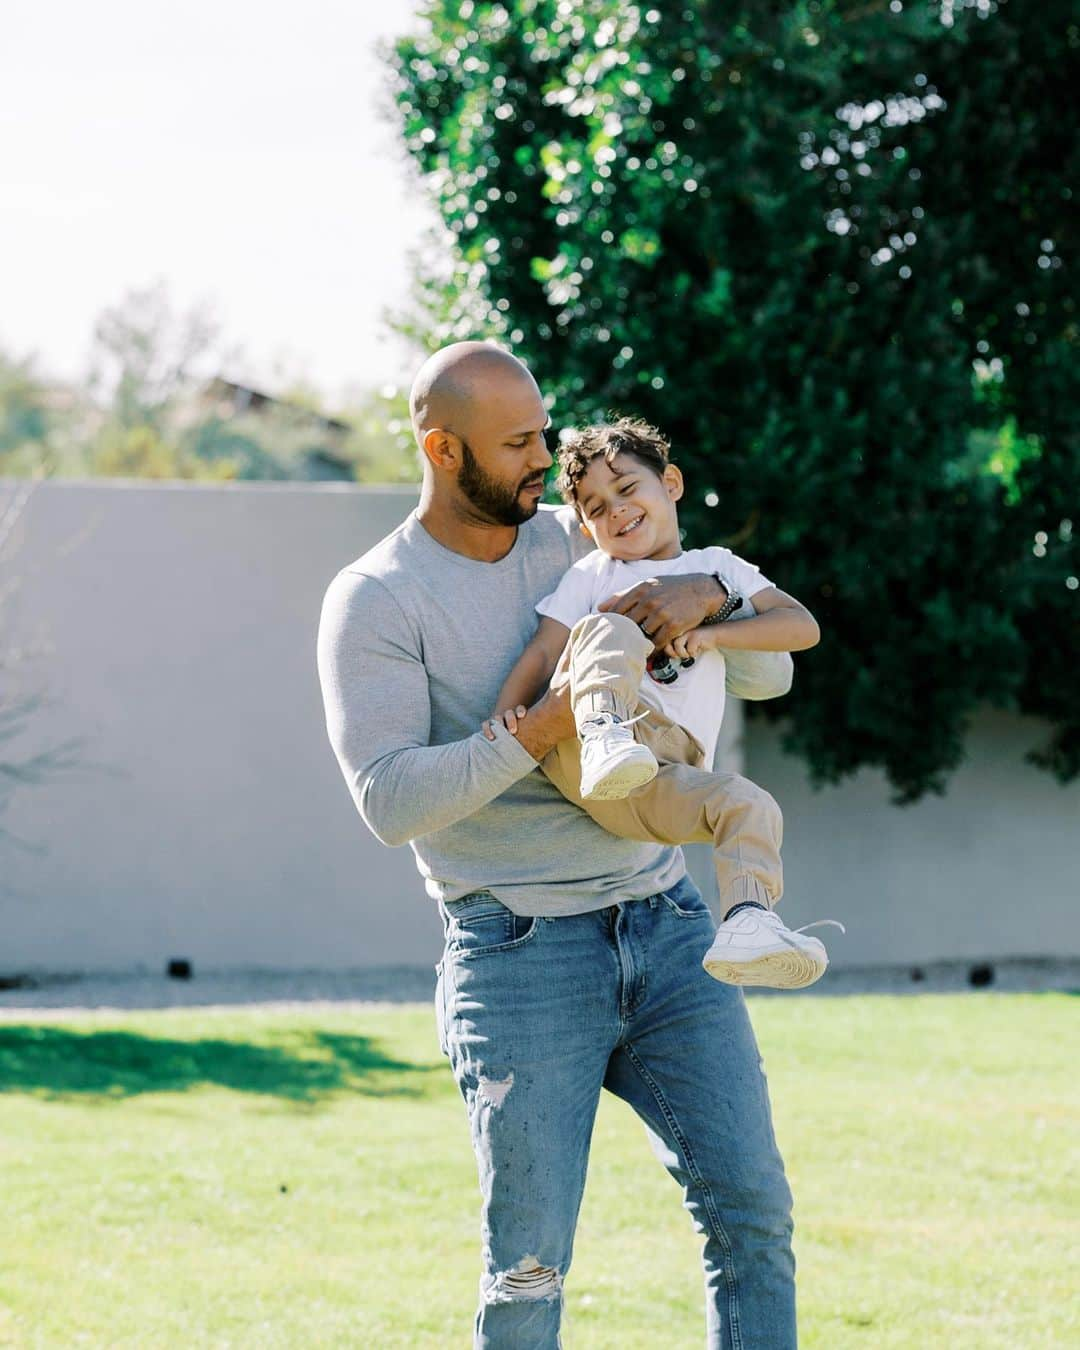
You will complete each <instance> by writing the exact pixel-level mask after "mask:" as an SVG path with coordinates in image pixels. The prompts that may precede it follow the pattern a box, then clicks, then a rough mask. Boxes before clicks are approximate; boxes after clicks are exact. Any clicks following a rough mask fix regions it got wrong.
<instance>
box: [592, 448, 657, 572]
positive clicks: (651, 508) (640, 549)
mask: <svg viewBox="0 0 1080 1350" xmlns="http://www.w3.org/2000/svg"><path fill="white" fill-rule="evenodd" d="M682 494H683V480H682V474H681V473H680V472H679V470H678V469H677V468H676V467H675V465H674V464H668V465H667V466H666V468H665V469H664V476H663V478H661V477H659V476H658V475H657V474H656V472H655V471H654V470H653V469H652V468H651V467H650V466H649V465H647V464H643V463H642V462H641V461H640V460H638V459H635V458H634V456H633V455H627V454H621V455H616V456H615V458H614V459H613V460H612V461H611V463H610V464H609V463H608V461H607V460H606V459H604V457H603V456H602V455H598V456H597V458H596V459H594V460H593V461H592V463H591V464H590V465H589V467H588V469H586V471H585V473H584V474H583V475H582V476H581V478H580V480H579V481H578V485H577V505H578V511H579V513H580V516H581V521H582V529H584V530H585V531H586V533H587V534H589V535H591V536H592V538H593V540H594V542H595V543H596V546H597V548H598V549H600V550H601V551H602V552H603V553H606V554H607V555H608V557H609V558H619V559H621V560H622V561H623V562H633V561H636V560H637V559H640V558H677V557H678V556H679V554H680V553H681V552H682V545H681V543H680V542H679V516H678V512H677V510H676V508H675V503H676V502H677V501H678V500H679V498H680V497H681V496H682Z"/></svg>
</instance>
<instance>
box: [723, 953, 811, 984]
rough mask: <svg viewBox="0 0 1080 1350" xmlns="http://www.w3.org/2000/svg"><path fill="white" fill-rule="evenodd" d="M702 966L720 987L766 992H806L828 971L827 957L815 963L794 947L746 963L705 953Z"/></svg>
mask: <svg viewBox="0 0 1080 1350" xmlns="http://www.w3.org/2000/svg"><path fill="white" fill-rule="evenodd" d="M701 964H702V965H703V966H704V968H705V969H706V971H708V973H709V974H710V975H711V976H712V977H713V979H714V980H719V981H720V982H721V984H749V985H755V986H758V987H762V988H767V989H805V988H806V987H807V986H808V985H811V984H814V983H815V982H816V981H817V980H820V979H821V977H822V975H824V974H825V972H826V970H827V969H828V968H829V961H828V958H827V957H826V958H825V959H824V960H815V959H814V958H813V957H812V956H808V955H807V954H806V953H805V952H801V951H798V950H797V949H796V948H785V949H784V950H783V951H779V952H766V953H765V954H764V955H763V956H755V957H754V958H753V959H752V960H749V961H735V960H732V959H731V957H720V956H713V955H712V954H711V953H709V952H706V954H705V959H704V960H703V961H702V963H701Z"/></svg>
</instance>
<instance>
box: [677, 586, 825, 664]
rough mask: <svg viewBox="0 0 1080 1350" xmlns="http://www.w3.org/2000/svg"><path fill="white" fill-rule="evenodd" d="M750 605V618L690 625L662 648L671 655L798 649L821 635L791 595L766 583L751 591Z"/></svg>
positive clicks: (803, 648)
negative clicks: (696, 626)
mask: <svg viewBox="0 0 1080 1350" xmlns="http://www.w3.org/2000/svg"><path fill="white" fill-rule="evenodd" d="M751 604H752V605H753V608H754V611H755V613H754V614H753V616H752V617H749V618H746V619H740V620H738V621H737V622H735V621H731V620H729V621H728V622H727V623H718V624H710V625H708V626H703V627H700V628H692V629H691V630H690V632H688V633H683V634H682V635H681V636H680V637H677V638H675V639H674V640H673V641H671V642H669V643H668V644H667V645H666V647H665V650H666V651H667V652H668V653H669V654H670V655H672V656H681V657H687V656H689V657H693V656H696V655H697V654H698V653H699V652H706V651H716V650H723V651H725V652H727V651H754V652H801V651H805V650H806V649H807V648H808V647H815V646H817V644H818V642H819V640H820V638H821V630H820V629H819V628H818V625H817V620H816V619H815V618H814V616H813V615H812V614H811V613H810V611H809V610H808V609H807V608H806V606H805V605H802V604H800V603H799V601H798V600H796V599H795V597H794V596H792V595H788V594H787V593H786V592H784V591H781V590H778V589H777V588H776V587H775V586H766V587H765V588H764V589H763V590H760V591H755V593H754V596H753V599H752V601H751Z"/></svg>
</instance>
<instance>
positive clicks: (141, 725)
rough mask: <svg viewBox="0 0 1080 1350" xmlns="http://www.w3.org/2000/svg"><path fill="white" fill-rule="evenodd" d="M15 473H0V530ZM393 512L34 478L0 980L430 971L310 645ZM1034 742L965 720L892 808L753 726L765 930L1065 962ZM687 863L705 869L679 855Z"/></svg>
mask: <svg viewBox="0 0 1080 1350" xmlns="http://www.w3.org/2000/svg"><path fill="white" fill-rule="evenodd" d="M24 487H25V485H19V484H13V483H10V482H9V483H6V484H0V521H2V520H3V512H4V504H5V501H6V502H7V504H8V505H9V506H10V505H11V503H12V501H13V500H15V499H16V497H17V495H18V494H19V493H20V492H22V491H23V489H24ZM414 501H415V493H414V492H413V491H412V490H410V489H395V488H388V489H360V488H353V487H348V486H340V485H293V484H289V485H276V484H260V485H229V486H219V485H188V484H162V485H158V484H150V483H117V482H101V481H98V482H92V483H65V482H54V483H44V484H41V485H38V486H37V487H36V488H35V489H34V490H33V492H32V493H31V494H30V496H29V498H28V500H27V501H26V502H25V504H24V506H23V508H22V510H21V514H20V515H19V519H18V521H17V523H16V524H15V527H14V529H13V530H12V531H11V533H10V535H9V536H8V537H7V540H6V544H5V543H3V534H4V527H3V525H2V524H0V567H2V569H3V578H4V585H3V589H2V590H0V624H2V628H3V634H4V637H3V648H4V650H5V652H6V653H8V654H9V655H10V653H11V652H12V651H15V650H17V649H19V648H23V649H24V650H25V653H26V655H25V659H23V660H22V661H20V662H19V663H17V665H16V666H15V674H16V676H17V679H18V683H19V684H20V685H21V686H22V688H23V689H24V690H34V691H37V692H40V693H42V694H44V695H45V696H46V697H47V699H48V700H49V702H48V704H47V705H46V706H44V707H42V708H39V709H38V710H37V712H36V713H35V714H34V716H33V718H32V720H31V721H30V723H29V724H28V730H27V733H26V734H25V735H24V736H23V737H22V739H21V740H20V741H19V742H18V743H17V745H16V747H15V748H16V749H21V750H22V751H24V752H26V753H30V752H32V751H34V750H36V749H41V748H45V747H47V746H49V745H56V744H58V743H60V742H62V741H64V740H65V739H66V738H68V737H78V738H81V742H82V744H81V747H80V750H79V756H78V758H79V761H80V764H81V767H80V768H79V770H78V771H76V772H74V773H69V774H65V775H62V776H59V777H55V778H53V779H52V780H50V781H49V782H47V783H46V784H45V785H43V786H40V787H33V788H27V789H26V790H24V791H21V792H20V793H18V794H17V795H16V797H15V798H14V799H13V801H12V803H11V804H10V806H9V809H8V810H7V811H6V813H5V815H4V817H3V820H2V821H0V824H2V825H3V826H4V827H5V828H6V829H7V830H8V831H9V832H10V833H11V834H12V835H14V836H16V837H17V838H19V839H21V840H22V841H24V843H25V844H26V845H28V846H29V847H28V848H27V847H18V846H15V845H14V844H13V843H11V842H10V841H8V840H5V839H3V838H0V973H3V972H4V971H12V970H23V969H30V968H47V969H52V970H71V969H82V970H107V969H111V970H119V969H125V968H129V967H132V966H136V965H144V966H148V967H150V968H152V969H157V968H159V967H160V966H161V964H162V963H163V962H164V960H165V959H166V958H168V957H169V956H186V957H189V958H191V959H193V960H194V961H195V962H196V963H197V965H199V966H202V967H204V968H205V967H210V966H216V967H222V966H234V967H235V966H241V967H252V966H259V967H271V968H283V969H301V968H326V969H344V968H349V967H357V966H369V965H382V964H391V963H407V964H421V963H425V962H429V961H434V960H435V958H436V955H437V951H438V946H439V937H440V928H439V924H438V920H437V916H436V914H435V911H434V906H433V905H432V904H431V902H430V901H428V900H427V899H426V897H425V896H424V894H423V891H422V887H421V885H420V881H419V877H418V876H417V874H416V871H415V868H414V866H413V861H412V854H411V852H410V851H409V850H408V849H394V850H391V849H386V848H383V847H382V846H381V845H379V844H378V843H376V841H375V840H374V839H373V838H371V837H370V836H369V835H368V833H367V832H366V830H365V829H364V827H363V825H362V823H361V822H360V820H359V817H358V816H357V815H356V813H355V810H354V808H353V806H352V803H351V800H350V799H349V796H348V794H347V792H346V790H345V787H344V784H343V783H342V781H341V778H340V775H339V772H338V768H337V765H336V763H335V762H334V759H333V756H332V755H331V752H330V749H329V745H328V743H327V741H326V734H325V729H324V725H323V718H322V707H321V701H320V697H319V689H318V681H317V678H316V672H315V658H314V642H315V631H316V626H317V622H318V612H319V604H320V601H321V598H322V594H323V590H324V589H325V586H326V584H327V582H328V581H329V579H330V578H331V577H332V576H333V575H334V573H335V572H336V571H337V570H338V568H339V567H341V566H343V565H344V564H345V563H347V562H349V561H350V560H351V559H353V558H355V557H356V556H357V555H358V554H360V553H362V552H363V551H364V550H365V549H366V548H368V547H369V546H370V545H371V544H373V543H374V542H376V540H378V539H379V538H381V537H382V536H383V535H384V534H385V533H387V532H388V531H389V530H390V529H392V528H393V527H394V526H395V525H396V524H397V523H398V522H399V521H400V520H401V519H403V518H404V516H405V515H406V513H407V512H408V511H409V510H410V509H411V507H412V505H413V503H414ZM9 522H10V516H9ZM8 664H9V665H10V661H9V662H8ZM9 688H10V678H9ZM739 726H740V721H739V716H738V713H737V711H736V712H735V713H733V716H732V719H731V722H730V727H729V735H730V736H731V737H737V733H738V730H739ZM1039 734H1040V730H1039V728H1038V727H1034V726H1029V725H1025V724H1024V723H1022V722H1020V721H1019V720H1016V719H1010V718H1005V717H1000V716H996V717H986V718H983V719H980V721H979V723H978V725H977V728H976V731H975V734H974V736H973V738H972V741H971V758H970V762H969V764H968V765H967V766H966V767H965V769H964V770H963V771H962V772H961V773H960V774H959V775H958V776H957V778H956V779H955V780H954V783H953V786H952V787H951V789H950V792H949V794H948V796H947V797H946V798H945V799H944V800H940V799H934V800H932V801H929V802H925V803H922V804H920V805H919V806H916V807H913V808H907V809H904V810H898V809H896V808H894V807H891V806H890V805H888V800H887V797H888V794H887V792H886V789H885V786H884V784H883V783H882V782H881V780H880V779H879V778H878V777H877V776H876V775H873V774H868V773H864V774H861V775H860V776H859V777H858V778H857V779H856V780H854V781H853V782H851V783H849V784H846V785H844V786H842V787H840V788H838V789H830V790H827V791H825V792H823V793H818V794H815V793H813V792H812V791H811V790H810V789H809V787H808V785H807V782H806V776H805V773H804V772H803V770H802V768H801V766H800V764H799V763H798V762H797V761H794V760H791V759H788V758H787V757H785V756H783V755H782V754H781V752H780V750H779V748H778V742H777V737H776V734H775V733H774V732H773V731H772V730H770V729H767V728H760V727H759V726H758V725H757V724H751V726H750V729H749V732H748V734H747V737H746V745H745V754H746V761H747V772H749V773H750V774H751V776H753V777H756V778H757V779H758V780H759V781H760V782H762V783H763V784H764V785H765V786H767V787H768V788H769V789H770V790H771V791H772V792H773V793H774V794H775V795H776V796H777V797H778V799H779V800H780V802H781V804H782V806H783V807H784V813H785V817H786V821H787V841H786V847H785V859H786V866H787V876H788V898H787V900H786V902H785V906H786V912H787V914H788V916H789V922H795V921H796V920H797V921H798V922H800V923H801V922H808V921H810V920H811V919H815V918H820V917H826V916H828V917H836V918H839V919H842V920H843V921H844V922H845V923H847V924H848V926H849V935H848V937H847V938H841V937H837V938H836V939H835V941H834V940H831V939H830V947H831V949H832V951H833V954H834V962H835V964H837V965H841V966H842V965H845V964H849V965H850V964H865V963H891V962H895V961H912V960H920V961H922V960H931V959H944V958H948V957H999V958H1000V957H1003V956H1007V955H1035V956H1038V955H1055V956H1080V931H1078V929H1080V925H1077V923H1076V922H1075V920H1074V917H1073V916H1074V912H1075V899H1076V895H1077V889H1078V888H1077V883H1076V880H1075V873H1076V863H1077V846H1076V839H1077V835H1078V832H1077V826H1078V825H1080V788H1078V787H1076V786H1074V787H1071V788H1069V789H1062V788H1060V787H1058V786H1056V785H1055V784H1054V783H1053V782H1052V781H1051V780H1050V779H1049V778H1047V777H1046V776H1045V775H1042V774H1039V773H1036V772H1035V771H1034V770H1033V769H1030V768H1027V767H1025V766H1024V764H1023V752H1024V750H1025V749H1026V748H1027V747H1028V746H1030V745H1031V744H1033V743H1034V742H1035V741H1036V740H1037V739H1038V736H1039ZM0 749H3V747H2V746H0ZM9 749H10V748H9ZM732 756H734V757H735V758H736V759H737V756H738V746H737V745H731V744H730V742H729V747H728V750H727V761H728V763H732V762H733V760H732ZM691 865H692V870H693V871H694V872H695V874H696V875H697V876H698V877H699V879H700V880H701V881H703V882H706V883H707V881H708V878H709V863H708V857H707V855H706V854H705V853H704V851H703V850H697V851H696V852H695V854H694V855H693V857H692V863H691ZM825 936H826V937H827V938H828V936H829V935H828V932H827V931H826V934H825Z"/></svg>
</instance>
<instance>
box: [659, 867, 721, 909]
mask: <svg viewBox="0 0 1080 1350" xmlns="http://www.w3.org/2000/svg"><path fill="white" fill-rule="evenodd" d="M658 898H659V899H660V900H662V901H663V902H664V904H665V905H666V906H667V907H668V909H670V910H671V912H672V914H677V915H678V916H679V918H680V919H711V918H712V911H711V910H710V909H709V906H708V905H707V904H706V903H705V901H704V900H703V899H702V896H701V892H700V891H699V890H698V888H697V887H696V886H695V885H694V883H693V882H692V881H691V880H690V878H689V877H683V878H682V880H681V881H677V882H676V883H675V885H674V886H672V887H670V889H668V890H666V891H661V892H660V893H659V897H658Z"/></svg>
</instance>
